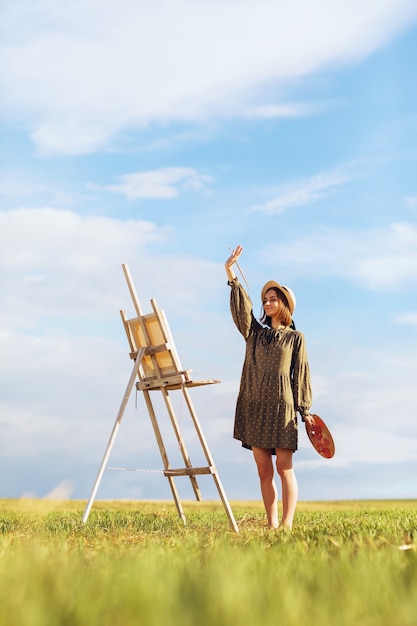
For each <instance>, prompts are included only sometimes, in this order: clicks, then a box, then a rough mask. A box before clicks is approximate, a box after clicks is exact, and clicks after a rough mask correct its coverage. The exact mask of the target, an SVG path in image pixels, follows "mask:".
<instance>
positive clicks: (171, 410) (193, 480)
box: [161, 389, 203, 502]
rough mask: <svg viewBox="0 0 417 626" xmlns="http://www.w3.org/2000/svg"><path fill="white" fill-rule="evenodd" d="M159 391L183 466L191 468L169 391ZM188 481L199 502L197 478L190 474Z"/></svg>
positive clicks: (200, 498) (200, 497) (200, 496)
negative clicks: (162, 397)
mask: <svg viewBox="0 0 417 626" xmlns="http://www.w3.org/2000/svg"><path fill="white" fill-rule="evenodd" d="M161 391H162V394H163V396H164V400H165V405H166V407H167V410H168V413H169V417H170V419H171V424H172V427H173V429H174V433H175V437H176V438H177V442H178V445H179V448H180V451H181V454H182V458H183V459H184V463H185V467H188V468H191V467H192V463H191V459H190V457H189V455H188V452H187V448H186V447H185V443H184V440H183V438H182V435H181V429H180V427H179V425H178V421H177V418H176V416H175V411H174V407H173V406H172V402H171V399H170V397H169V392H168V390H167V389H161ZM190 481H191V485H192V488H193V490H194V495H195V497H196V500H197V502H200V501H201V500H202V499H203V497H202V495H201V491H200V487H199V486H198V482H197V478H196V477H195V476H193V475H190Z"/></svg>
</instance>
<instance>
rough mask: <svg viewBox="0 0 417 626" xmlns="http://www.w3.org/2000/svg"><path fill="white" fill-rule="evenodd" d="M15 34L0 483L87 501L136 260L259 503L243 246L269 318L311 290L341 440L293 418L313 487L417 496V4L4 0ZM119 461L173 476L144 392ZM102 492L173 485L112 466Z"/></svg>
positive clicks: (184, 421) (323, 371)
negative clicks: (242, 303) (241, 406)
mask: <svg viewBox="0 0 417 626" xmlns="http://www.w3.org/2000/svg"><path fill="white" fill-rule="evenodd" d="M0 29H1V40H0V44H1V84H0V90H1V91H0V92H1V94H2V95H1V100H0V128H1V146H2V147H1V164H0V169H1V181H0V209H1V210H0V258H1V263H0V346H1V361H0V446H1V455H0V468H1V474H0V496H1V497H21V496H24V495H35V496H38V497H45V496H48V495H49V496H50V495H61V496H67V497H74V498H87V497H88V496H89V494H90V491H91V488H92V485H93V482H94V479H95V476H96V472H97V470H98V467H99V464H100V461H101V457H102V454H103V452H104V449H105V446H106V444H107V440H108V437H109V435H110V431H111V429H112V426H113V423H114V420H115V417H116V414H117V411H118V408H119V405H120V402H121V400H122V396H123V393H124V390H125V386H126V384H127V381H128V378H129V375H130V371H131V366H132V363H131V361H130V359H129V355H128V345H127V341H126V337H125V334H124V330H123V327H122V324H121V320H120V315H119V310H120V309H126V311H127V314H128V316H129V317H133V316H134V310H133V306H132V302H131V299H130V295H129V292H128V289H127V286H126V283H125V279H124V276H123V272H122V268H121V265H122V263H127V264H128V267H129V269H130V272H131V274H132V277H133V280H134V283H135V286H136V290H137V292H138V294H139V298H140V301H141V304H142V308H143V309H144V311H145V312H148V311H149V310H150V303H149V300H150V298H155V299H156V301H157V303H158V305H159V306H160V308H162V309H163V310H164V311H165V313H166V315H167V318H168V321H169V323H170V326H171V330H172V333H173V335H174V338H175V343H176V346H177V350H178V352H179V355H180V358H181V361H182V364H183V366H184V367H185V368H189V369H192V370H193V371H194V373H193V376H194V377H195V378H207V377H213V378H218V379H221V381H222V382H221V383H220V384H218V385H213V386H209V387H204V388H199V389H194V390H192V398H193V402H194V404H195V406H196V409H197V413H198V416H199V419H200V421H201V424H202V427H203V431H204V433H205V436H206V439H207V440H208V444H209V447H210V450H211V452H212V455H213V456H214V459H215V461H216V465H217V466H218V469H219V472H220V476H221V479H222V482H223V484H224V486H225V489H226V492H227V495H228V496H229V498H230V499H259V497H260V496H259V487H258V478H257V476H256V470H255V466H254V462H253V460H252V457H251V454H250V453H249V452H247V451H245V450H242V449H241V447H240V444H239V443H238V442H236V441H234V440H233V439H232V428H233V414H234V405H235V400H236V395H237V390H238V384H239V377H240V372H241V367H242V361H243V354H244V342H243V339H242V338H241V336H240V335H239V334H238V332H237V330H236V329H235V327H234V325H233V323H232V320H231V317H230V312H229V287H228V286H227V284H226V277H225V272H224V261H225V259H226V257H227V256H228V254H229V246H230V247H233V246H235V245H237V244H238V243H240V244H242V245H243V246H244V253H243V255H242V257H241V263H240V264H241V267H242V270H243V271H244V274H245V276H246V278H247V280H248V283H249V285H250V291H249V293H250V296H251V298H252V300H253V302H254V311H255V313H256V314H258V313H259V311H260V295H259V294H260V289H261V287H262V285H263V284H264V283H265V282H266V281H267V280H269V279H275V280H278V281H280V282H282V283H284V284H288V285H290V286H291V287H292V289H293V290H294V291H295V293H296V295H297V310H296V314H295V321H296V324H297V327H298V328H299V329H300V330H302V331H303V332H304V334H305V336H306V341H307V347H308V354H309V359H310V365H311V369H312V375H313V391H314V403H313V407H312V408H313V411H314V412H316V413H318V414H319V415H321V416H322V417H323V418H324V419H325V420H326V422H327V423H328V424H329V426H330V427H331V430H332V432H333V434H334V438H335V442H336V455H335V457H334V459H332V460H324V459H322V458H321V457H319V456H318V455H317V453H315V452H314V450H313V449H312V447H311V445H310V443H309V442H308V440H307V437H306V434H305V432H304V430H303V428H301V429H300V448H299V451H298V452H297V454H296V456H295V465H296V470H297V476H298V479H299V484H300V498H301V499H304V500H324V499H357V498H414V497H416V486H417V484H416V475H417V420H416V418H415V415H414V404H415V389H416V377H417V366H416V356H415V354H416V347H415V344H416V339H417V298H416V286H417V219H416V218H417V177H416V171H417V147H416V145H417V144H416V139H417V115H416V111H417V70H416V64H415V59H416V58H417V7H416V3H415V2H414V0H361V1H360V2H359V0H339V1H338V2H334V1H332V0H316V1H315V2H314V3H313V2H310V1H309V0H293V1H292V2H291V3H288V2H283V1H281V0H275V2H273V1H272V0H256V1H255V0H175V2H174V1H173V0H117V2H116V1H115V0H108V1H107V2H101V1H99V0H73V1H72V2H70V3H62V2H60V1H58V0H8V1H7V0H6V2H4V3H3V6H2V16H1V20H0ZM173 402H174V405H175V407H176V411H177V415H178V419H179V422H180V426H181V430H182V433H183V436H184V438H185V440H186V442H187V446H188V449H189V453H190V456H191V459H192V461H193V464H194V465H200V464H201V463H202V458H201V449H200V446H199V444H198V442H197V441H195V440H194V439H193V429H192V428H190V425H189V420H188V413H187V411H186V407H185V406H184V403H183V401H182V400H181V398H180V397H177V396H176V395H174V398H173ZM155 403H156V407H157V410H158V411H160V413H159V415H160V422H161V424H162V425H163V429H165V427H166V421H167V416H166V413H165V411H164V410H163V407H162V406H161V405H160V401H159V398H157V397H156V400H155ZM166 438H167V447H168V453H169V456H170V460H171V465H172V466H178V464H179V462H178V460H177V459H178V452H177V448H176V445H175V444H174V442H173V441H172V435H171V432H170V430H169V429H168V428H166ZM171 444H172V445H171ZM109 464H110V466H111V467H126V468H131V469H144V470H150V469H152V470H153V469H157V470H159V469H161V461H160V458H159V453H158V449H157V445H156V442H155V439H154V436H153V432H152V430H151V426H150V420H149V417H148V413H147V410H146V408H145V406H144V404H143V398H142V397H140V396H138V397H137V398H135V395H134V394H133V395H132V397H131V399H130V401H129V404H128V407H127V411H126V414H125V417H124V419H123V422H122V426H121V428H120V432H119V435H118V438H117V440H116V444H115V447H114V449H113V452H112V456H111V458H110V463H109ZM182 481H186V482H182ZM177 486H178V488H179V490H180V494H181V496H182V497H183V498H184V499H188V498H191V497H192V492H191V490H190V487H189V483H188V479H178V480H177ZM200 486H201V490H202V492H203V496H204V497H205V498H208V499H212V498H217V492H216V490H215V488H214V485H213V481H212V479H211V478H210V477H202V479H201V480H200ZM98 497H100V498H137V499H141V498H152V499H153V498H155V499H160V498H166V499H170V498H171V495H170V491H169V489H168V484H167V481H166V479H165V478H164V477H163V475H162V474H160V473H158V472H153V471H152V472H120V471H113V470H109V471H106V472H105V474H104V477H103V480H102V482H101V486H100V490H99V493H98Z"/></svg>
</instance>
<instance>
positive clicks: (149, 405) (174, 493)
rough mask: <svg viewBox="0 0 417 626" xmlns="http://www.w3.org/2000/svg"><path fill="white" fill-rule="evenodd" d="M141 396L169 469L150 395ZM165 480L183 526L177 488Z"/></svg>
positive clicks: (145, 391) (184, 521) (145, 392)
mask: <svg viewBox="0 0 417 626" xmlns="http://www.w3.org/2000/svg"><path fill="white" fill-rule="evenodd" d="M143 396H144V398H145V402H146V406H147V408H148V413H149V417H150V418H151V422H152V426H153V430H154V433H155V437H156V441H157V443H158V448H159V452H160V454H161V458H162V462H163V464H164V469H169V460H168V455H167V451H166V449H165V446H164V442H163V439H162V434H161V430H160V428H159V424H158V420H157V418H156V415H155V410H154V408H153V404H152V400H151V394H150V392H149V391H147V390H146V389H145V390H143ZM167 478H168V482H169V486H170V488H171V492H172V496H173V498H174V502H175V506H176V508H177V511H178V515H179V516H180V518H181V519H182V521H183V523H184V525H185V524H186V517H185V513H184V509H183V508H182V504H181V500H180V497H179V494H178V491H177V487H176V485H175V482H174V478H173V477H172V476H168V477H167Z"/></svg>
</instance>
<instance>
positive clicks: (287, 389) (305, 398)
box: [225, 246, 314, 530]
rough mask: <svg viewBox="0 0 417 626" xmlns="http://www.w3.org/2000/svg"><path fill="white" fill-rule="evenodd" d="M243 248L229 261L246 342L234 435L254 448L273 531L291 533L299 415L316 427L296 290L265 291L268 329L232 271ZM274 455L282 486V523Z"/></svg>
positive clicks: (235, 312)
mask: <svg viewBox="0 0 417 626" xmlns="http://www.w3.org/2000/svg"><path fill="white" fill-rule="evenodd" d="M242 250H243V248H242V246H237V248H236V249H235V250H233V252H232V254H231V255H230V257H229V258H228V259H227V261H226V263H225V268H226V273H227V278H228V284H229V285H230V287H231V288H232V289H231V300H230V307H231V311H232V316H233V320H234V322H235V324H236V326H237V328H238V330H239V331H240V333H241V334H242V335H243V337H244V338H245V340H246V355H245V361H244V364H243V371H242V378H241V383H240V390H239V395H238V399H237V404H236V414H235V426H234V434H233V436H234V438H235V439H239V440H240V441H241V442H242V445H243V446H244V447H245V448H249V449H252V452H253V456H254V458H255V462H256V465H257V468H258V474H259V478H260V483H261V492H262V498H263V502H264V506H265V511H266V515H267V519H268V526H269V528H271V529H275V528H278V527H282V528H283V529H286V530H291V528H292V523H293V518H294V513H295V507H296V504H297V497H298V485H297V479H296V477H295V473H294V470H293V462H292V456H293V452H295V451H296V450H297V445H298V425H297V413H296V411H298V412H299V413H300V415H301V418H302V420H303V421H306V422H308V423H310V424H314V418H313V416H312V415H311V414H310V413H309V409H310V407H311V401H312V399H311V384H310V370H309V365H308V361H307V354H306V349H305V342H304V335H303V334H302V333H300V332H298V331H297V330H295V327H294V325H293V323H292V314H293V312H294V309H295V296H294V294H293V292H292V291H291V289H289V288H288V287H284V286H283V285H280V284H279V283H276V282H275V281H269V282H267V283H266V284H265V285H264V287H263V289H262V305H263V317H262V318H261V321H262V322H263V323H264V324H265V326H264V325H262V324H260V323H259V322H258V321H257V320H256V319H255V317H254V315H253V310H252V303H251V300H250V298H249V296H248V294H247V293H246V291H245V290H244V288H243V287H242V285H241V284H240V282H239V280H238V279H237V277H236V274H235V272H234V270H233V265H234V263H235V262H236V261H237V259H238V258H239V256H240V255H241V253H242ZM273 454H276V467H277V471H278V475H279V477H280V479H281V486H282V517H281V520H280V521H279V522H278V502H277V489H276V486H275V480H274V466H273V462H272V455H273Z"/></svg>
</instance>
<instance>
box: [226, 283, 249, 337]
mask: <svg viewBox="0 0 417 626" xmlns="http://www.w3.org/2000/svg"><path fill="white" fill-rule="evenodd" d="M228 285H230V287H231V288H232V289H231V292H230V310H231V312H232V317H233V321H234V323H235V324H236V327H237V329H238V330H239V332H240V333H242V335H243V336H244V338H245V339H247V338H248V337H249V333H250V330H251V327H252V324H253V323H254V321H256V320H255V318H254V316H253V310H252V302H251V299H250V298H249V296H248V294H247V293H246V291H245V290H244V288H243V286H242V285H241V284H240V282H239V280H238V279H237V278H234V279H233V280H231V281H228Z"/></svg>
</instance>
